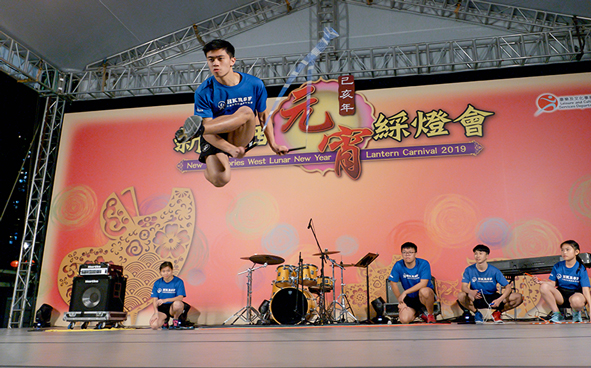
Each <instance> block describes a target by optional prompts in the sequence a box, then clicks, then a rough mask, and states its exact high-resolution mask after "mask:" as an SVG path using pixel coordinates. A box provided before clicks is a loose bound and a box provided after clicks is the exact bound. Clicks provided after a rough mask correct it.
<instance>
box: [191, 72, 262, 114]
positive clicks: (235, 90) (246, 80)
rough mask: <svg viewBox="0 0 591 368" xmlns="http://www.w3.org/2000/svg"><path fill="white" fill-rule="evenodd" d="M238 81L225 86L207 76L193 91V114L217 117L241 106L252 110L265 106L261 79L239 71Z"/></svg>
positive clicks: (256, 110) (257, 110)
mask: <svg viewBox="0 0 591 368" xmlns="http://www.w3.org/2000/svg"><path fill="white" fill-rule="evenodd" d="M238 74H240V75H241V79H240V82H239V83H238V84H237V85H235V86H225V85H223V84H221V83H220V82H218V81H217V80H216V79H215V77H209V78H207V80H206V81H205V82H203V83H201V85H200V86H199V87H198V88H197V90H196V91H195V115H199V116H201V117H202V118H217V117H218V116H222V115H231V114H233V113H235V112H236V110H238V108H240V107H241V106H248V107H250V108H251V109H252V111H253V112H255V113H256V112H263V111H265V109H266V108H267V90H266V89H265V85H264V84H263V81H261V80H260V79H259V78H257V77H254V76H252V75H250V74H245V73H240V72H238Z"/></svg>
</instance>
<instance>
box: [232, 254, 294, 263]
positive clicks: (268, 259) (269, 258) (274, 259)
mask: <svg viewBox="0 0 591 368" xmlns="http://www.w3.org/2000/svg"><path fill="white" fill-rule="evenodd" d="M240 259H244V260H250V261H252V263H259V264H265V263H266V264H268V265H277V264H281V263H283V262H285V259H283V258H281V257H279V256H273V255H270V254H255V255H253V256H250V257H240Z"/></svg>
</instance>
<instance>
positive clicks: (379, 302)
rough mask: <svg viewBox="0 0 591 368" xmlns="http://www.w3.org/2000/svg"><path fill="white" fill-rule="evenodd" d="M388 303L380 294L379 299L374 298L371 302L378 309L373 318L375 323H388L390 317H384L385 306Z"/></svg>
mask: <svg viewBox="0 0 591 368" xmlns="http://www.w3.org/2000/svg"><path fill="white" fill-rule="evenodd" d="M385 305H386V302H385V301H384V299H383V298H382V297H381V296H380V297H378V298H377V299H374V300H373V301H372V302H371V306H372V307H373V309H374V310H375V311H376V314H377V315H376V316H375V317H374V318H373V319H372V320H371V321H372V322H373V323H375V324H386V323H388V318H385V317H384V307H385Z"/></svg>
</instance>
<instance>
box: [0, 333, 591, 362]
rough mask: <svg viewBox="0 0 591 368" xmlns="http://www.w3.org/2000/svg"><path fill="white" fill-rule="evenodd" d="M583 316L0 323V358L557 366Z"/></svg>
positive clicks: (574, 348)
mask: <svg viewBox="0 0 591 368" xmlns="http://www.w3.org/2000/svg"><path fill="white" fill-rule="evenodd" d="M590 345H591V324H589V323H583V324H562V325H556V324H552V325H534V324H531V323H528V322H519V323H505V324H503V325H494V324H485V325H459V324H455V323H453V324H435V325H427V324H412V325H407V326H402V325H351V326H345V325H329V326H303V327H299V326H232V327H201V328H198V329H195V330H176V331H168V330H162V331H152V330H149V329H145V328H142V329H131V328H128V329H116V330H108V329H104V330H94V329H90V328H89V329H87V330H80V329H79V327H77V328H76V329H74V330H67V329H62V330H59V329H53V330H47V331H32V330H28V329H0V367H460V366H461V367H566V366H580V367H588V366H590V365H591V357H589V355H587V354H588V353H587V352H588V349H589V346H590Z"/></svg>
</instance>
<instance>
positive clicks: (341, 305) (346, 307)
mask: <svg viewBox="0 0 591 368" xmlns="http://www.w3.org/2000/svg"><path fill="white" fill-rule="evenodd" d="M330 261H331V262H332V278H333V280H334V281H335V282H336V279H335V277H334V268H335V266H336V267H338V268H340V269H341V293H340V294H339V296H338V297H335V296H334V294H335V293H336V289H337V287H336V285H335V286H334V288H333V290H332V292H333V301H332V303H331V304H330V308H329V310H330V311H331V312H332V316H333V320H334V321H335V322H347V321H348V317H351V318H353V320H354V321H355V322H356V323H358V322H359V320H358V319H357V317H355V314H354V313H353V308H351V303H349V299H347V294H345V282H344V274H343V273H344V271H345V267H343V266H342V265H340V264H338V263H336V262H335V261H334V260H332V259H331V260H330ZM337 312H338V317H337Z"/></svg>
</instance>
